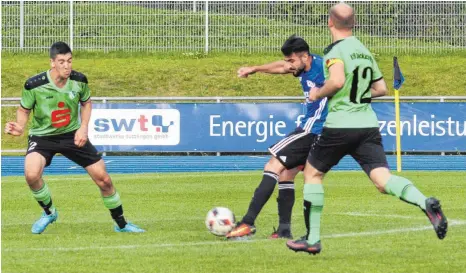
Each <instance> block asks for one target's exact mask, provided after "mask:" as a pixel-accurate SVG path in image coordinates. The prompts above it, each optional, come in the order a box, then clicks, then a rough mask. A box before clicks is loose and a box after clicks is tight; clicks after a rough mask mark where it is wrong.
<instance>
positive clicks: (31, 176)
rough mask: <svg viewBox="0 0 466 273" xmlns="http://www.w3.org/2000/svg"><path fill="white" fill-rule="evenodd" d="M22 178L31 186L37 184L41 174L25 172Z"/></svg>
mask: <svg viewBox="0 0 466 273" xmlns="http://www.w3.org/2000/svg"><path fill="white" fill-rule="evenodd" d="M24 176H25V178H26V181H27V183H28V184H29V185H32V184H35V183H37V182H39V180H40V178H41V177H42V173H41V172H40V171H26V172H25V174H24Z"/></svg>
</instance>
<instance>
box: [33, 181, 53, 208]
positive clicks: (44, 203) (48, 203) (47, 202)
mask: <svg viewBox="0 0 466 273" xmlns="http://www.w3.org/2000/svg"><path fill="white" fill-rule="evenodd" d="M31 192H32V196H34V198H35V199H36V200H37V202H38V203H39V205H40V206H41V207H42V208H43V209H44V211H45V213H46V214H48V215H50V214H52V212H53V211H54V210H55V207H54V206H53V204H52V196H51V193H50V190H49V187H48V186H47V184H46V183H45V182H44V184H43V185H42V188H40V189H39V190H37V191H34V190H31Z"/></svg>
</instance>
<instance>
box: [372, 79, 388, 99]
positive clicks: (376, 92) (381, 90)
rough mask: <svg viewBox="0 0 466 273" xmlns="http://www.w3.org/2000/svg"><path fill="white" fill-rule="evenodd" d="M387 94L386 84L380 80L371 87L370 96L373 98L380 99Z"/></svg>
mask: <svg viewBox="0 0 466 273" xmlns="http://www.w3.org/2000/svg"><path fill="white" fill-rule="evenodd" d="M387 94H388V88H387V83H386V82H385V80H384V79H383V78H382V79H380V80H378V81H376V82H373V83H372V85H371V96H372V97H373V98H377V97H382V96H385V95H387Z"/></svg>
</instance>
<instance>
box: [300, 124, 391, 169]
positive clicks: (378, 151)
mask: <svg viewBox="0 0 466 273" xmlns="http://www.w3.org/2000/svg"><path fill="white" fill-rule="evenodd" d="M346 155H351V156H352V157H353V158H354V159H355V160H356V161H357V162H358V163H359V165H360V166H361V168H362V169H363V170H364V171H365V172H366V174H367V175H369V173H370V172H371V171H372V170H373V169H375V168H379V167H385V168H388V163H387V158H386V156H385V151H384V148H383V145H382V136H381V135H380V132H379V128H351V129H341V128H326V127H324V129H323V131H322V134H321V136H320V137H319V139H318V140H317V141H316V143H315V145H314V146H313V147H312V150H311V152H310V153H309V158H308V160H309V163H310V164H311V165H312V166H313V167H314V168H316V169H317V170H318V171H320V172H323V173H326V172H328V171H329V170H330V169H331V168H332V167H333V166H335V165H337V164H338V162H340V160H341V159H342V158H343V157H344V156H346Z"/></svg>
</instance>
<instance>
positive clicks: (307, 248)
mask: <svg viewBox="0 0 466 273" xmlns="http://www.w3.org/2000/svg"><path fill="white" fill-rule="evenodd" d="M286 246H287V247H288V248H289V249H291V250H294V252H298V251H301V252H307V253H309V254H312V255H316V254H319V253H320V251H321V250H322V246H321V244H320V241H318V242H317V243H315V244H313V245H310V244H308V242H307V240H306V236H303V237H301V238H300V239H298V240H295V241H292V240H290V241H288V242H286Z"/></svg>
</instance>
